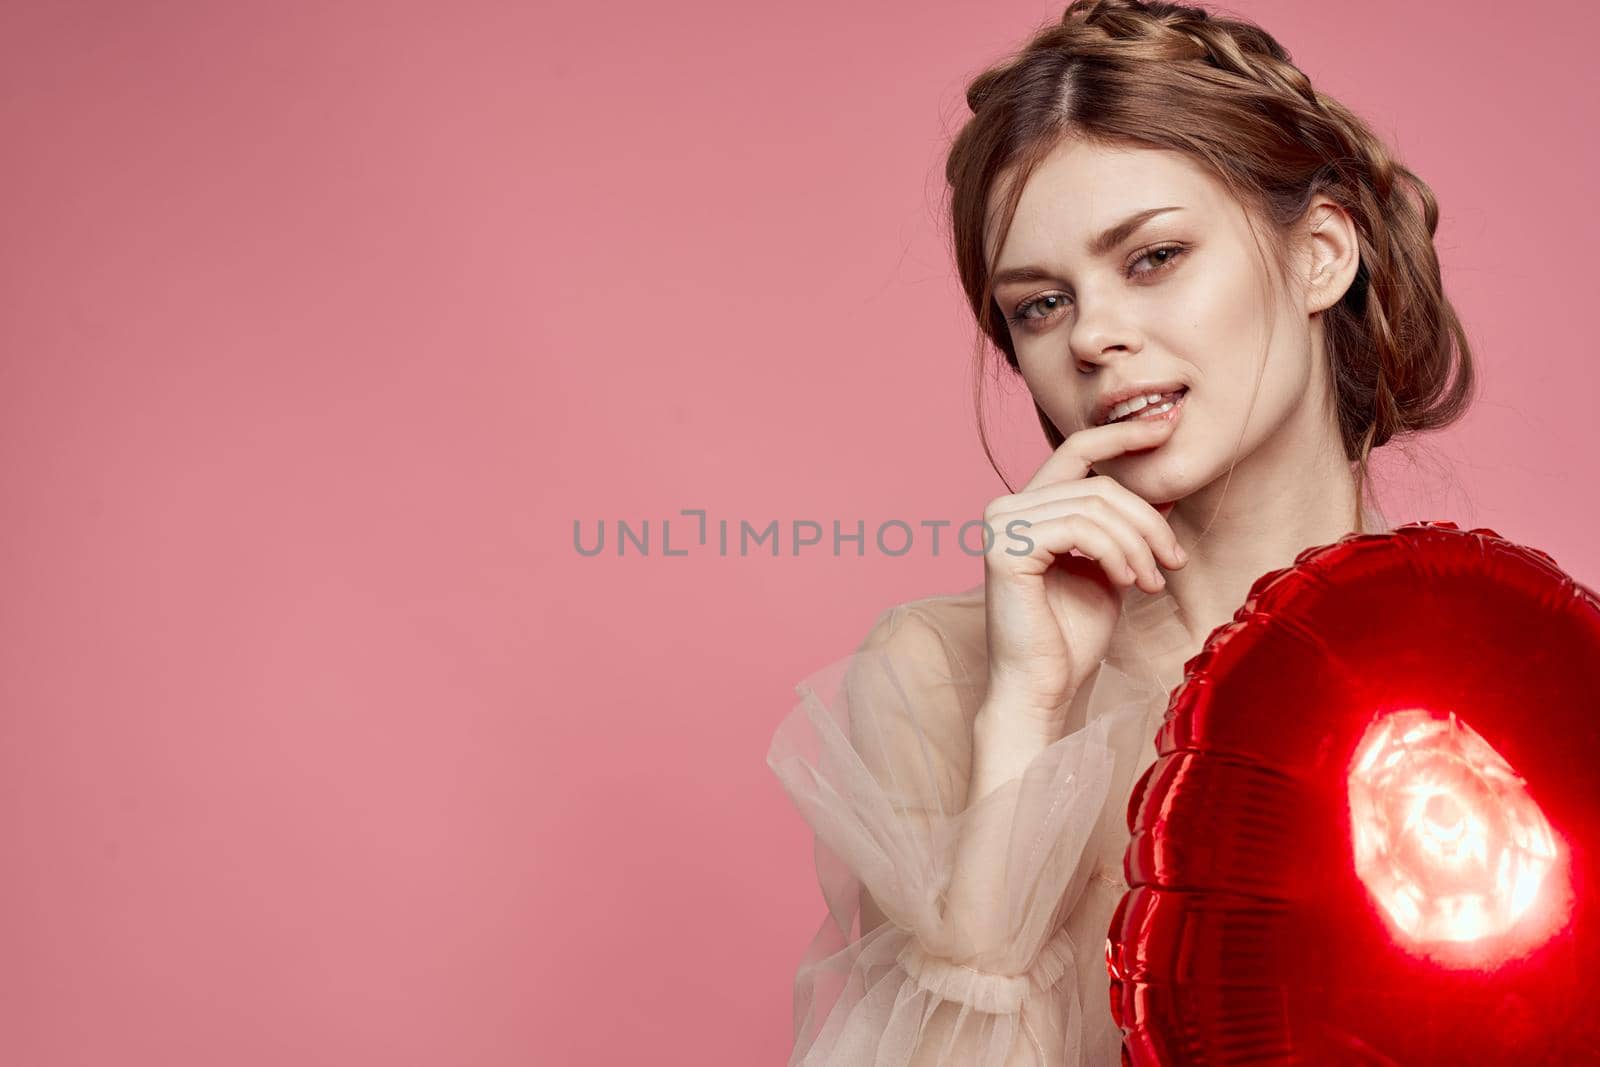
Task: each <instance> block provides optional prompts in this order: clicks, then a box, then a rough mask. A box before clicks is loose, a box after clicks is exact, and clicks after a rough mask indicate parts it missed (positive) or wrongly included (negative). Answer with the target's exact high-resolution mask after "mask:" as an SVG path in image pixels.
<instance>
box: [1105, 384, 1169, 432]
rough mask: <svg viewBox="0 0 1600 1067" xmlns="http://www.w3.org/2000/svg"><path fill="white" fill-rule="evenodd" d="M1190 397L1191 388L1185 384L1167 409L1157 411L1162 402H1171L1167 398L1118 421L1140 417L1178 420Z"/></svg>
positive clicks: (1131, 420) (1130, 420) (1134, 419)
mask: <svg viewBox="0 0 1600 1067" xmlns="http://www.w3.org/2000/svg"><path fill="white" fill-rule="evenodd" d="M1166 395H1167V396H1171V395H1172V394H1170V393H1169V394H1166ZM1188 398H1189V389H1188V387H1187V386H1185V387H1184V388H1183V389H1181V390H1179V391H1178V393H1177V399H1176V400H1175V401H1171V403H1172V407H1170V408H1168V409H1167V410H1166V411H1162V412H1160V413H1157V409H1158V408H1160V407H1161V406H1162V404H1166V403H1168V402H1169V401H1167V400H1161V401H1159V402H1158V403H1155V404H1148V405H1146V406H1145V407H1143V408H1140V409H1139V413H1138V414H1137V415H1130V416H1128V417H1127V418H1125V419H1118V420H1117V421H1118V422H1134V421H1136V420H1139V419H1166V420H1168V421H1170V422H1177V421H1178V416H1180V415H1181V414H1182V413H1183V402H1184V401H1185V400H1187V399H1188ZM1108 425H1109V424H1108Z"/></svg>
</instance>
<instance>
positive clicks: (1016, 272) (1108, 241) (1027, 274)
mask: <svg viewBox="0 0 1600 1067" xmlns="http://www.w3.org/2000/svg"><path fill="white" fill-rule="evenodd" d="M1182 210H1183V208H1182V207H1180V206H1179V205H1177V204H1169V205H1168V206H1166V207H1150V208H1145V209H1144V210H1143V211H1137V212H1135V213H1133V214H1132V215H1129V216H1128V217H1127V218H1125V219H1123V220H1122V221H1121V222H1119V223H1117V224H1116V225H1114V226H1111V227H1108V228H1107V229H1105V230H1104V231H1102V232H1101V233H1100V234H1098V235H1096V236H1095V237H1094V238H1092V239H1091V240H1090V241H1089V243H1088V245H1087V250H1088V253H1089V255H1090V256H1103V255H1105V254H1106V253H1107V252H1109V251H1111V250H1112V249H1113V248H1115V247H1117V245H1119V244H1121V243H1122V242H1123V241H1126V240H1127V239H1128V238H1129V237H1131V236H1132V235H1133V233H1134V232H1135V231H1136V230H1138V229H1139V227H1140V226H1143V225H1144V224H1145V223H1147V222H1149V221H1150V220H1151V219H1153V218H1155V217H1156V216H1157V215H1162V214H1165V213H1166V212H1168V211H1182ZM1053 277H1055V275H1054V274H1052V273H1051V272H1050V271H1047V270H1045V269H1044V268H1042V267H1008V268H1006V269H1005V270H997V271H995V272H994V284H995V285H996V286H997V287H998V286H1001V285H1006V284H1007V283H1010V282H1041V281H1048V280H1049V279H1051V278H1053Z"/></svg>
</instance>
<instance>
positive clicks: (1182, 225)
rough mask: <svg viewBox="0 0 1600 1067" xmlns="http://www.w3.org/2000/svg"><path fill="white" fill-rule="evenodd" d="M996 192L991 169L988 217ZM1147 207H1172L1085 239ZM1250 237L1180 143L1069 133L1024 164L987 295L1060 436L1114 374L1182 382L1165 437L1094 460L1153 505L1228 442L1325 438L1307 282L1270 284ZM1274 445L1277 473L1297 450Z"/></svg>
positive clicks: (1088, 415) (1192, 482)
mask: <svg viewBox="0 0 1600 1067" xmlns="http://www.w3.org/2000/svg"><path fill="white" fill-rule="evenodd" d="M1002 195H1004V188H1003V186H1002V183H997V188H996V192H995V194H994V195H993V196H992V197H991V217H994V213H995V205H997V204H998V203H999V202H1000V197H1001V196H1002ZM1154 209H1171V210H1165V211H1161V212H1160V213H1158V214H1154V215H1152V216H1150V217H1149V218H1148V219H1146V220H1145V221H1143V222H1142V223H1140V224H1138V225H1136V226H1135V227H1133V228H1132V229H1131V230H1128V231H1127V232H1125V233H1120V234H1114V235H1112V237H1111V238H1110V239H1109V240H1108V241H1105V242H1102V244H1101V245H1100V247H1095V245H1094V244H1093V243H1092V242H1094V241H1095V240H1096V238H1098V237H1100V236H1101V235H1102V234H1105V233H1106V232H1107V231H1110V230H1111V229H1112V228H1113V227H1116V226H1117V225H1118V224H1119V223H1122V222H1124V221H1125V220H1127V219H1129V218H1130V217H1132V216H1136V215H1139V214H1140V213H1144V212H1150V211H1152V210H1154ZM1261 239H1262V250H1261V251H1258V249H1257V246H1256V243H1255V240H1254V239H1253V238H1252V235H1251V232H1250V229H1249V228H1248V224H1247V222H1246V216H1245V213H1244V210H1243V208H1242V207H1241V206H1240V205H1239V203H1238V202H1237V201H1236V200H1234V199H1233V197H1232V196H1230V195H1229V193H1228V191H1227V189H1226V188H1225V187H1224V186H1223V185H1222V184H1221V183H1220V182H1219V181H1217V180H1216V179H1215V178H1213V177H1212V176H1211V175H1210V174H1209V173H1208V172H1207V171H1205V170H1204V169H1203V168H1202V167H1200V166H1199V165H1198V164H1196V163H1194V162H1193V161H1191V160H1190V159H1189V157H1187V156H1185V155H1183V154H1181V153H1177V152H1169V151H1164V150H1160V149H1148V148H1111V147H1105V146H1101V145H1094V144H1089V143H1085V142H1082V141H1078V140H1068V141H1064V142H1063V143H1062V144H1060V145H1059V146H1058V147H1057V148H1056V149H1055V151H1054V152H1053V153H1052V154H1051V155H1050V156H1049V157H1048V158H1047V159H1046V160H1045V161H1044V162H1043V163H1042V164H1041V165H1040V166H1039V167H1038V169H1036V170H1035V171H1034V173H1033V174H1032V176H1031V177H1030V178H1029V181H1028V184H1027V186H1026V188H1025V189H1024V191H1023V195H1022V199H1021V202H1020V203H1019V204H1018V208H1017V213H1016V217H1015V220H1014V221H1013V223H1012V226H1011V230H1010V233H1009V236H1008V238H1007V240H1006V242H1005V247H1004V250H1003V252H1002V255H1001V257H1000V262H999V265H998V268H997V271H996V283H997V284H996V287H995V298H996V301H997V303H998V304H999V307H1000V310H1001V312H1002V313H1003V314H1004V315H1005V316H1006V318H1007V320H1008V322H1009V329H1010V332H1011V338H1012V342H1013V344H1014V345H1015V348H1016V353H1017V359H1018V363H1019V366H1020V368H1021V371H1022V376H1023V378H1024V380H1025V381H1026V382H1027V384H1028V389H1029V390H1030V391H1031V392H1032V394H1033V396H1034V399H1035V401H1036V402H1037V403H1038V405H1039V407H1040V408H1041V409H1043V411H1044V412H1045V414H1046V415H1048V416H1049V417H1050V418H1051V419H1052V420H1053V421H1054V422H1055V424H1056V427H1057V428H1058V429H1060V430H1061V432H1062V434H1063V435H1065V436H1068V437H1070V436H1071V435H1072V434H1073V433H1075V432H1077V431H1078V430H1081V429H1084V428H1085V427H1088V426H1091V425H1093V424H1094V419H1095V416H1096V413H1097V411H1098V408H1099V405H1100V404H1101V403H1102V402H1103V401H1104V399H1105V398H1106V397H1107V396H1108V395H1109V394H1113V393H1115V392H1117V391H1119V390H1124V389H1125V387H1128V386H1134V385H1143V384H1146V383H1162V384H1163V385H1164V384H1165V383H1169V382H1171V383H1176V384H1178V385H1183V386H1187V387H1188V392H1187V393H1186V394H1185V395H1184V397H1183V401H1182V404H1181V405H1180V407H1179V419H1178V423H1177V425H1176V426H1175V427H1174V429H1173V430H1172V432H1171V434H1170V435H1169V436H1168V437H1167V438H1166V440H1165V441H1164V442H1163V443H1162V444H1160V445H1158V446H1157V447H1155V448H1153V449H1145V450H1143V451H1141V452H1130V453H1124V454H1123V455H1121V456H1117V457H1115V458H1113V459H1109V460H1105V461H1103V462H1101V463H1098V464H1096V465H1095V470H1096V472H1097V473H1101V474H1107V475H1110V476H1112V477H1114V478H1116V479H1117V481H1119V482H1121V483H1122V484H1123V485H1125V486H1127V487H1128V488H1129V489H1131V490H1133V491H1134V492H1135V493H1137V494H1139V495H1140V496H1141V497H1143V498H1144V499H1146V500H1149V501H1150V502H1152V503H1164V502H1168V501H1176V500H1179V499H1182V498H1183V497H1186V496H1188V495H1190V494H1192V493H1195V492H1196V491H1198V490H1200V489H1201V488H1203V487H1205V486H1207V485H1210V484H1211V483H1212V482H1214V481H1215V480H1216V479H1218V478H1219V477H1220V476H1221V475H1223V474H1225V473H1226V472H1227V470H1228V468H1229V465H1230V464H1231V463H1232V462H1233V461H1234V458H1235V456H1236V455H1237V458H1238V462H1239V465H1240V466H1243V465H1244V464H1245V463H1246V462H1248V461H1249V460H1250V458H1251V457H1252V456H1254V455H1257V454H1258V453H1262V454H1270V453H1272V452H1274V451H1277V452H1283V451H1285V450H1287V451H1288V452H1290V453H1293V452H1296V451H1298V450H1302V449H1315V448H1323V449H1325V448H1327V447H1329V441H1328V437H1329V433H1330V429H1331V430H1332V431H1333V434H1334V437H1335V440H1334V445H1335V446H1336V445H1337V437H1336V433H1337V430H1336V423H1335V422H1334V421H1333V419H1332V412H1331V406H1330V405H1329V404H1328V402H1327V400H1326V399H1325V396H1326V395H1327V393H1328V390H1327V388H1326V374H1325V372H1324V371H1323V370H1322V368H1321V366H1320V360H1319V359H1315V358H1314V354H1315V353H1314V351H1313V348H1314V346H1313V343H1312V336H1313V330H1312V325H1311V323H1312V320H1311V319H1310V318H1309V316H1308V314H1307V308H1306V305H1305V301H1304V299H1303V292H1291V291H1290V287H1285V286H1281V285H1275V284H1273V282H1272V279H1273V278H1275V277H1276V272H1275V271H1272V270H1271V269H1270V268H1269V267H1268V264H1269V263H1270V262H1271V260H1270V258H1268V259H1267V260H1266V262H1263V259H1262V257H1263V256H1265V255H1266V251H1265V249H1266V248H1267V245H1266V240H1267V235H1266V234H1265V232H1263V233H1262V238H1261ZM990 240H991V242H992V240H993V237H992V235H991V237H990ZM989 251H990V253H992V251H993V245H992V243H991V245H990V247H989ZM1269 301H1271V302H1272V303H1273V304H1275V305H1276V317H1275V321H1274V322H1273V323H1272V334H1271V336H1270V337H1268V336H1267V332H1266V331H1267V329H1268V325H1269V324H1268V309H1269V304H1268V302H1269ZM1315 348H1316V349H1317V350H1318V351H1320V342H1319V343H1318V344H1317V345H1316V346H1315ZM1263 354H1265V363H1264V365H1263V361H1262V360H1263ZM1258 374H1259V375H1260V379H1261V380H1260V387H1259V391H1257V387H1256V379H1257V376H1258ZM1252 393H1254V394H1255V397H1254V401H1253V403H1252ZM1263 458H1265V455H1263ZM1277 458H1278V459H1279V460H1280V461H1281V462H1278V463H1276V464H1271V465H1274V466H1277V467H1279V468H1280V469H1282V470H1284V471H1289V470H1292V469H1293V468H1294V466H1295V465H1296V464H1297V462H1298V461H1297V459H1296V457H1295V456H1294V455H1281V456H1278V457H1277ZM1235 488H1236V489H1237V488H1238V486H1237V485H1236V487H1235Z"/></svg>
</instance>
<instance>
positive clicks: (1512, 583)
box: [1106, 522, 1600, 1067]
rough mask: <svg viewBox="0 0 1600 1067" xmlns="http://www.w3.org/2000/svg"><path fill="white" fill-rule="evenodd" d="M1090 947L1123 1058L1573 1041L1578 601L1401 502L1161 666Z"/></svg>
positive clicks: (1545, 572) (1375, 1052) (1596, 631)
mask: <svg viewBox="0 0 1600 1067" xmlns="http://www.w3.org/2000/svg"><path fill="white" fill-rule="evenodd" d="M1184 669H1185V675H1184V680H1183V683H1182V684H1181V685H1179V686H1178V688H1177V689H1175V690H1174V691H1173V694H1172V697H1171V699H1170V701H1169V703H1168V706H1167V713H1166V717H1165V720H1164V722H1163V725H1162V727H1161V730H1160V731H1159V732H1158V734H1157V737H1156V750H1157V753H1158V757H1157V759H1156V761H1155V763H1153V764H1152V765H1151V766H1150V767H1149V768H1148V770H1147V771H1146V772H1145V773H1144V775H1143V776H1142V777H1141V778H1140V779H1139V782H1138V784H1137V785H1136V786H1135V788H1134V790H1133V793H1132V796H1131V797H1130V799H1129V804H1128V826H1129V829H1130V830H1131V832H1132V838H1131V840H1130V842H1129V845H1128V851H1127V854H1126V856H1125V858H1124V868H1125V871H1126V876H1127V880H1128V884H1129V887H1130V888H1129V890H1128V892H1127V893H1125V894H1124V896H1123V898H1122V900H1121V902H1120V903H1119V904H1118V906H1117V909H1116V912H1115V914H1114V916H1113V918H1112V922H1111V929H1110V934H1109V937H1108V940H1107V946H1106V963H1107V966H1108V968H1109V969H1110V972H1111V1009H1112V1013H1113V1015H1114V1016H1115V1018H1116V1020H1117V1023H1118V1025H1119V1026H1121V1027H1122V1030H1123V1037H1124V1040H1123V1054H1122V1059H1123V1063H1124V1064H1131V1065H1139V1067H1144V1065H1157V1064H1166V1065H1176V1064H1191V1065H1202V1064H1206V1065H1210V1064H1244V1063H1251V1064H1263V1063H1296V1064H1396V1065H1399V1064H1403V1065H1406V1067H1414V1065H1419V1064H1441V1065H1443V1064H1450V1065H1461V1064H1557V1063H1560V1064H1575V1063H1600V1023H1597V1021H1596V1020H1597V1017H1600V1013H1597V1012H1596V1011H1595V1010H1594V997H1593V995H1592V994H1591V991H1590V984H1589V980H1588V977H1587V976H1589V975H1593V974H1595V973H1597V969H1600V915H1597V914H1596V904H1595V900H1594V894H1593V893H1592V892H1590V891H1589V890H1588V888H1587V887H1588V886H1589V885H1591V884H1593V883H1594V881H1595V879H1596V877H1600V858H1597V856H1600V854H1597V852H1596V850H1595V848H1594V847H1593V844H1592V843H1600V836H1597V835H1600V825H1597V823H1600V771H1597V767H1600V601H1597V600H1596V597H1595V595H1594V593H1593V592H1591V591H1590V590H1589V589H1587V588H1585V587H1584V586H1582V585H1580V584H1578V583H1577V582H1575V581H1574V580H1573V579H1572V578H1571V577H1569V576H1568V575H1567V574H1565V573H1563V572H1562V571H1561V569H1560V568H1559V567H1557V566H1556V564H1555V561H1554V560H1552V559H1551V558H1550V557H1549V556H1548V555H1546V554H1545V553H1543V552H1540V551H1538V550H1537V549H1533V548H1528V547H1525V546H1521V545H1517V544H1513V543H1511V542H1509V541H1507V540H1505V539H1504V538H1501V537H1500V536H1499V535H1498V534H1496V533H1495V532H1494V531H1492V530H1487V529H1475V530H1467V531H1462V530H1460V529H1459V528H1458V527H1457V526H1456V525H1455V524H1454V523H1449V522H1418V523H1410V524H1407V525H1403V526H1400V527H1397V528H1395V529H1394V530H1391V531H1388V532H1387V533H1381V534H1351V535H1348V536H1346V537H1344V538H1343V539H1341V540H1340V541H1338V542H1336V543H1334V544H1331V545H1324V546H1319V547H1316V548H1311V549H1307V550H1306V551H1304V552H1302V553H1301V554H1300V555H1299V556H1297V557H1296V558H1295V561H1294V564H1293V565H1291V566H1289V567H1286V568H1284V569H1282V570H1277V571H1273V572H1271V573H1269V574H1266V575H1263V576H1262V577H1261V578H1260V579H1258V580H1257V581H1256V583H1255V584H1254V585H1253V586H1252V587H1251V590H1250V595H1249V597H1248V599H1247V600H1246V601H1245V603H1244V605H1243V606H1242V607H1241V608H1240V609H1239V610H1238V612H1236V613H1235V615H1234V617H1233V619H1232V621H1230V622H1228V623H1227V624H1225V625H1223V626H1220V627H1218V628H1217V630H1215V631H1214V632H1213V633H1212V634H1211V635H1210V637H1209V638H1208V639H1207V641H1206V644H1205V646H1204V647H1203V648H1202V649H1201V651H1200V652H1199V653H1198V654H1197V655H1196V656H1195V657H1194V658H1192V659H1190V660H1189V661H1188V663H1186V664H1185V665H1184Z"/></svg>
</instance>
